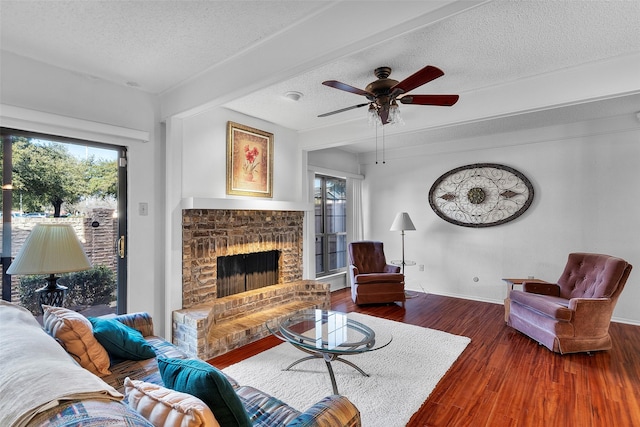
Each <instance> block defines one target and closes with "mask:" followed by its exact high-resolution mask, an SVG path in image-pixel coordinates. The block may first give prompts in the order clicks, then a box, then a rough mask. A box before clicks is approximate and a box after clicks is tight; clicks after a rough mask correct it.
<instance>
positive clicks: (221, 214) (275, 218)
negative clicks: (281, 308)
mask: <svg viewBox="0 0 640 427" xmlns="http://www.w3.org/2000/svg"><path fill="white" fill-rule="evenodd" d="M303 220H304V212H300V211H252V210H228V209H189V210H184V211H183V212H182V245H183V248H182V306H183V308H190V307H193V306H195V305H199V304H203V303H211V302H213V301H215V300H216V290H217V289H216V281H217V258H218V257H219V256H226V255H237V254H244V253H252V252H263V251H268V250H278V251H280V261H279V263H280V264H279V266H278V269H279V278H278V283H289V282H294V281H297V280H300V279H302V243H303V242H302V241H303Z"/></svg>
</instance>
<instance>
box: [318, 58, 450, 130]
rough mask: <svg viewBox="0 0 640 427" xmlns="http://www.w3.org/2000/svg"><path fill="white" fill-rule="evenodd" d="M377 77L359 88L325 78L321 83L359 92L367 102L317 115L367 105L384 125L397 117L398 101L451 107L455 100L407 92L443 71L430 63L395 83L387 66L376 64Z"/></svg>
mask: <svg viewBox="0 0 640 427" xmlns="http://www.w3.org/2000/svg"><path fill="white" fill-rule="evenodd" d="M373 73H374V74H375V76H376V77H377V78H378V80H376V81H373V82H371V83H369V84H368V85H367V87H366V88H365V89H364V90H362V89H358V88H357V87H353V86H350V85H348V84H346V83H342V82H339V81H337V80H327V81H324V82H322V84H323V85H325V86H329V87H332V88H335V89H340V90H344V91H346V92H350V93H354V94H356V95H362V96H364V97H366V98H367V99H368V100H369V102H365V103H363V104H357V105H353V106H351V107H347V108H341V109H339V110H336V111H332V112H330V113H324V114H320V115H319V116H318V117H326V116H331V115H333V114H337V113H342V112H344V111H349V110H353V109H354V108H360V107H364V106H366V105H368V106H369V113H370V114H373V115H377V116H378V117H379V118H380V122H381V123H382V124H383V125H385V124H387V123H394V122H395V121H396V118H397V117H398V116H397V114H398V103H397V101H400V102H401V103H402V104H413V105H438V106H445V107H450V106H452V105H453V104H455V103H456V102H458V98H459V96H458V95H409V94H407V92H409V91H411V90H413V89H415V88H417V87H418V86H422V85H423V84H425V83H428V82H430V81H432V80H435V79H437V78H438V77H442V76H443V75H444V72H443V71H442V70H441V69H439V68H437V67H434V66H432V65H427V66H426V67H424V68H422V69H421V70H419V71H417V72H415V73H414V74H412V75H410V76H409V77H407V78H406V79H404V80H402V81H401V82H398V81H397V80H393V79H390V78H389V75H390V74H391V68H390V67H379V68H376V69H375V70H374V72H373Z"/></svg>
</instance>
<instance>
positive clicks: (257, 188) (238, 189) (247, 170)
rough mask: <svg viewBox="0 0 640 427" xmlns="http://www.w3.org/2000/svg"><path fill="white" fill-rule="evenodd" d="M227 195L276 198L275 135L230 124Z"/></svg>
mask: <svg viewBox="0 0 640 427" xmlns="http://www.w3.org/2000/svg"><path fill="white" fill-rule="evenodd" d="M227 194H234V195H241V196H252V197H273V134H272V133H269V132H264V131H261V130H258V129H254V128H251V127H249V126H244V125H241V124H238V123H234V122H228V123H227Z"/></svg>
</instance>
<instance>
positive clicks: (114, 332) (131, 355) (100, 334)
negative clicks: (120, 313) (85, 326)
mask: <svg viewBox="0 0 640 427" xmlns="http://www.w3.org/2000/svg"><path fill="white" fill-rule="evenodd" d="M89 321H90V322H91V325H93V336H95V337H96V339H97V340H98V342H99V343H100V344H102V346H103V347H104V348H105V349H106V350H107V353H109V356H110V357H111V359H114V360H119V359H124V360H145V359H151V358H153V357H156V352H155V351H154V350H153V347H152V346H151V345H150V344H149V343H148V342H147V341H145V339H144V338H143V337H142V334H141V333H140V332H139V331H137V330H135V329H133V328H130V327H129V326H127V325H125V324H124V323H121V322H118V321H117V320H116V319H103V318H98V317H89Z"/></svg>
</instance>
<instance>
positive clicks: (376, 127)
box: [374, 126, 378, 165]
mask: <svg viewBox="0 0 640 427" xmlns="http://www.w3.org/2000/svg"><path fill="white" fill-rule="evenodd" d="M374 127H375V129H376V165H377V164H378V126H374Z"/></svg>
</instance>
